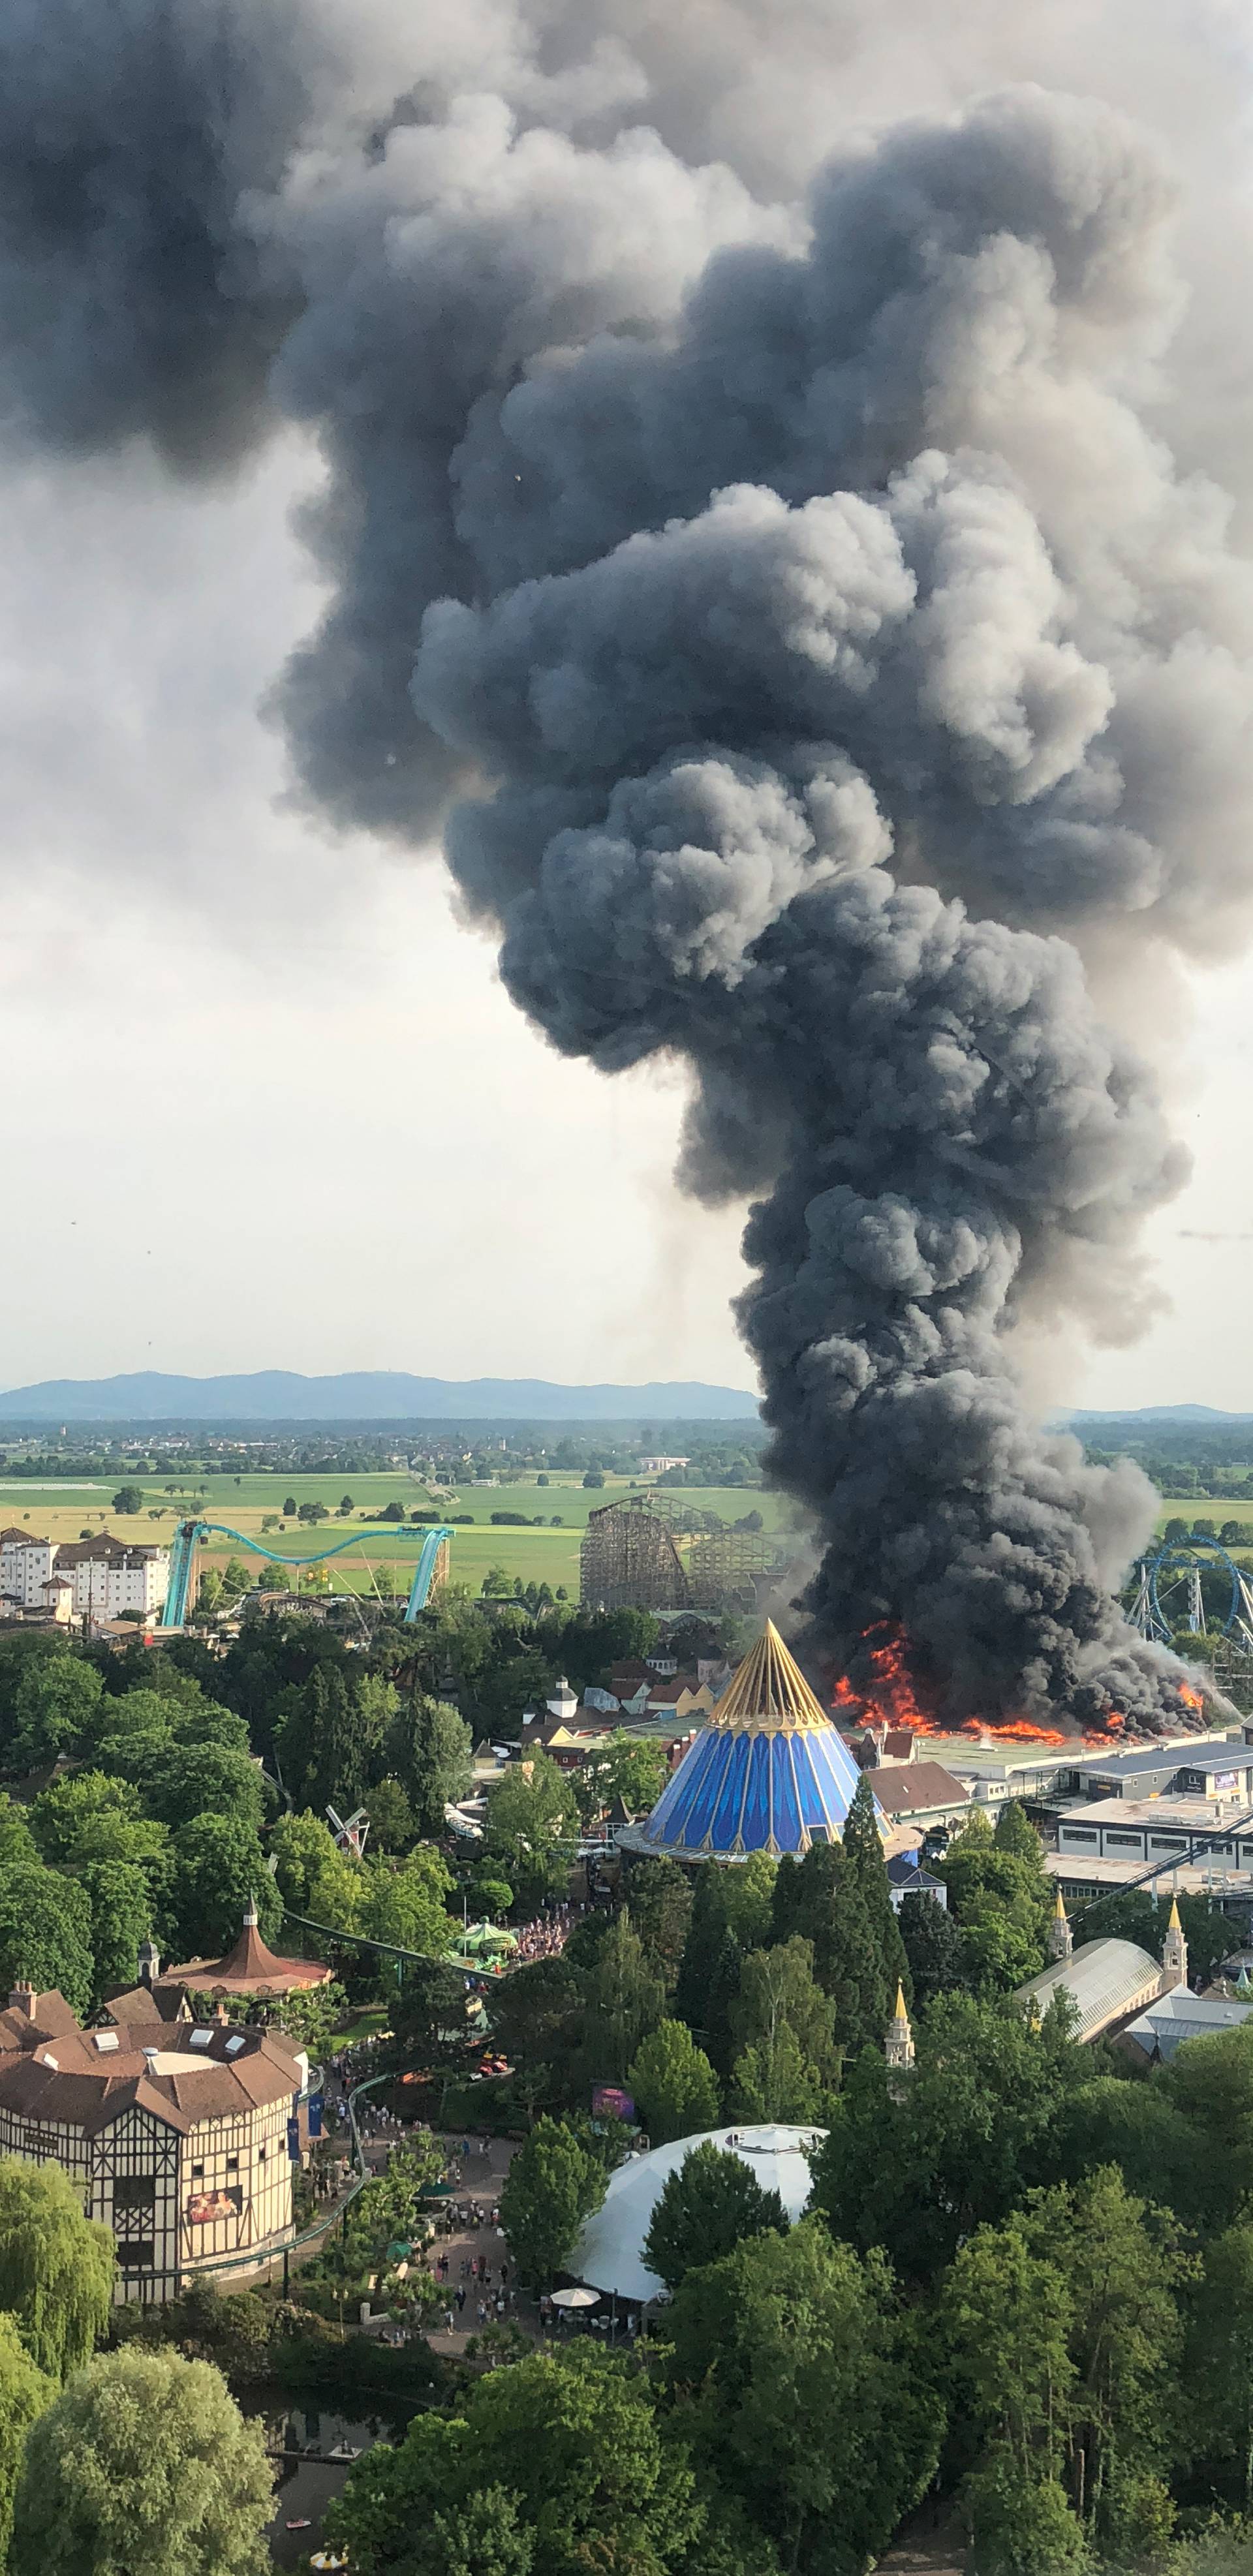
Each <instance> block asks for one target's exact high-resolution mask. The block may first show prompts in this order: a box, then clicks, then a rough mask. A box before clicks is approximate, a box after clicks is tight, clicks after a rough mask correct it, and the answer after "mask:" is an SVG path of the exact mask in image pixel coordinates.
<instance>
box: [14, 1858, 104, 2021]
mask: <svg viewBox="0 0 1253 2576" xmlns="http://www.w3.org/2000/svg"><path fill="white" fill-rule="evenodd" d="M92 1976H93V1965H92V1956H91V1905H90V1902H89V1900H88V1897H87V1894H86V1891H85V1889H83V1888H82V1887H80V1886H79V1885H78V1883H77V1881H76V1880H75V1879H72V1878H63V1877H62V1876H61V1874H60V1872H59V1871H58V1870H53V1869H45V1868H44V1867H43V1865H42V1863H40V1862H38V1861H11V1862H10V1863H9V1864H8V1866H7V1867H3V1868H0V1990H3V1992H4V1993H5V1994H6V1995H7V1994H8V1993H9V1991H10V1989H11V1988H12V1987H13V1986H15V1985H17V1984H18V1983H19V1981H20V1980H21V1979H22V1978H26V1979H27V1980H28V1981H29V1983H30V1984H31V1985H32V1986H33V1987H34V1988H35V1991H36V1993H37V1994H43V1993H46V1991H47V1990H48V1988H49V1987H52V1986H55V1987H56V1988H57V1989H58V1991H59V1992H60V1993H61V1994H63V1995H64V1997H65V2000H66V2002H67V2004H69V2005H70V2007H71V2009H72V2010H73V2011H74V2012H77V2013H84V2012H86V2010H87V2006H88V2003H89V2001H90V1998H91V1987H92Z"/></svg>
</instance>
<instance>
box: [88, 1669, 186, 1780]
mask: <svg viewBox="0 0 1253 2576" xmlns="http://www.w3.org/2000/svg"><path fill="white" fill-rule="evenodd" d="M177 1714H178V1708H177V1703H176V1702H175V1701H172V1700H171V1699H169V1698H168V1697H167V1696H166V1695H165V1693H164V1692H162V1691H156V1690H129V1691H124V1692H123V1693H122V1694H121V1695H120V1696H119V1697H118V1698H116V1699H108V1700H102V1701H101V1703H100V1705H99V1707H98V1709H97V1710H96V1713H95V1719H94V1720H93V1728H92V1738H91V1748H92V1756H93V1759H94V1761H95V1763H96V1765H97V1767H98V1768H99V1769H100V1770H101V1771H105V1772H108V1773H110V1774H111V1775H115V1776H116V1777H117V1778H119V1779H123V1780H131V1781H134V1782H136V1783H138V1784H141V1785H142V1783H143V1782H145V1781H146V1780H147V1779H148V1778H149V1777H150V1776H151V1773H152V1771H153V1768H154V1766H155V1764H156V1763H157V1762H159V1761H160V1760H161V1758H162V1756H163V1755H164V1754H166V1753H168V1752H169V1750H170V1747H171V1745H172V1744H173V1742H174V1723H175V1719H176V1716H177Z"/></svg>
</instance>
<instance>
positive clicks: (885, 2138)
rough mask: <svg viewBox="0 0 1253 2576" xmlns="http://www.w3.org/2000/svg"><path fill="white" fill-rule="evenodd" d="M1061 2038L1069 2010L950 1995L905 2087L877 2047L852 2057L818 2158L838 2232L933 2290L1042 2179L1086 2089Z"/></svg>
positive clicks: (820, 2191)
mask: <svg viewBox="0 0 1253 2576" xmlns="http://www.w3.org/2000/svg"><path fill="white" fill-rule="evenodd" d="M988 1839H989V1841H990V1840H991V1836H990V1835H989V1837H988ZM1069 2029H1070V2023H1069V2019H1068V2017H1067V2015H1066V2012H1065V2009H1064V2007H1058V2006H1053V2007H1050V2009H1049V2011H1048V2012H1047V2013H1046V2014H1045V2017H1044V2020H1043V2022H1042V2023H1041V2024H1040V2025H1039V2026H1038V2027H1033V2025H1032V2024H1030V2023H1029V2022H1027V2021H1025V2020H1024V2018H1023V2016H1022V2014H1021V2013H1020V2012H1019V2011H1018V2010H1017V2009H1016V2008H1015V2006H1014V2005H1013V2004H1012V2003H1010V2002H1003V2001H1001V2000H999V1999H998V2000H996V2001H994V2002H987V2003H985V2002H981V2001H979V2000H977V1999H976V1997H975V1996H973V1995H967V1994H945V1995H941V1996H940V1997H939V1999H938V2001H937V2002H936V2003H934V2004H933V2005H932V2006H931V2008H930V2010H929V2011H928V2013H927V2014H926V2016H925V2018H924V2019H923V2020H922V2021H921V2022H920V2024H919V2027H918V2030H917V2032H916V2045H917V2062H916V2064H915V2067H914V2070H913V2074H912V2076H911V2079H910V2082H909V2084H908V2085H907V2086H906V2087H905V2088H904V2090H903V2091H900V2092H898V2091H895V2090H894V2089H893V2087H892V2086H891V2084H890V2083H889V2080H888V2072H887V2068H886V2066H885V2064H884V2061H883V2057H882V2055H881V2053H880V2052H879V2051H878V2050H869V2049H868V2050H866V2051H864V2052H863V2054H862V2056H861V2057H859V2058H857V2059H855V2060H854V2062H853V2063H852V2065H851V2066H849V2067H847V2068H846V2070H845V2078H844V2084H843V2088H842V2090H841V2092H840V2093H839V2095H838V2096H837V2098H836V2099H835V2101H834V2102H833V2103H832V2104H831V2106H830V2110H829V2114H828V2120H829V2135H828V2137H827V2140H826V2143H825V2144H824V2145H823V2146H822V2147H821V2148H820V2149H819V2151H818V2154H817V2156H816V2158H815V2160H814V2199H815V2204H816V2206H817V2207H818V2208H820V2209H822V2210H824V2211H825V2212H826V2214H827V2216H828V2218H829V2219H830V2222H831V2225H832V2227H833V2228H834V2230H835V2233H836V2234H837V2236H842V2237H846V2238H847V2239H848V2241H849V2243H850V2244H854V2245H859V2246H862V2247H868V2246H872V2245H881V2246H883V2247H885V2248H886V2250H887V2252H888V2254H889V2255H890V2256H891V2258H892V2261H893V2263H894V2264H895V2266H896V2268H897V2270H898V2271H900V2272H903V2273H905V2274H906V2275H907V2276H908V2277H909V2278H910V2279H911V2280H918V2281H926V2282H930V2281H931V2280H932V2279H933V2277H934V2276H935V2274H936V2273H938V2272H939V2271H940V2270H941V2269H942V2268H943V2266H944V2265H945V2264H946V2263H948V2262H950V2261H951V2260H952V2258H953V2255H954V2254H955V2253H956V2251H957V2247H958V2245H959V2244H960V2243H961V2242H962V2240H963V2238H964V2237H966V2236H969V2235H970V2234H971V2233H972V2232H973V2230H974V2229H975V2228H976V2227H977V2226H979V2225H980V2224H982V2223H984V2222H988V2223H994V2222H997V2221H999V2220H1001V2219H1003V2218H1004V2217H1006V2216H1007V2215H1008V2213H1009V2212H1010V2211H1011V2210H1012V2209H1014V2208H1015V2207H1016V2206H1017V2204H1018V2203H1019V2201H1020V2200H1021V2199H1022V2196H1023V2194H1024V2192H1025V2191H1027V2190H1029V2189H1030V2188H1031V2186H1032V2184H1033V2183H1035V2182H1040V2181H1043V2180H1045V2179H1046V2178H1047V2177H1048V2176H1049V2174H1050V2172H1051V2169H1052V2161H1053V2156H1054V2153H1055V2140H1056V2135H1057V2128H1058V2124H1059V2121H1060V2117H1061V2114H1062V2111H1063V2108H1064V2106H1065V2104H1066V2103H1067V2101H1068V2099H1069V2097H1070V2096H1071V2094H1073V2093H1076V2092H1078V2091H1079V2090H1080V2088H1081V2087H1082V2086H1083V2085H1084V2084H1085V2083H1086V2082H1087V2081H1089V2080H1090V2063H1089V2060H1088V2059H1087V2057H1086V2054H1085V2053H1084V2052H1083V2051H1082V2050H1080V2049H1078V2048H1076V2047H1075V2046H1074V2045H1073V2043H1072V2041H1071V2039H1070V2037H1069Z"/></svg>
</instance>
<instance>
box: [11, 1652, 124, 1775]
mask: <svg viewBox="0 0 1253 2576" xmlns="http://www.w3.org/2000/svg"><path fill="white" fill-rule="evenodd" d="M101 1691H102V1684H101V1680H100V1675H99V1673H98V1672H97V1671H96V1668H95V1666H94V1664H89V1663H87V1662H85V1661H84V1659H83V1657H82V1656H81V1655H71V1654H54V1655H40V1656H38V1657H35V1656H32V1657H31V1658H30V1660H29V1662H28V1663H27V1666H26V1669H25V1671H24V1672H23V1674H22V1677H21V1679H20V1681H19V1683H18V1686H17V1689H16V1691H15V1693H14V1699H13V1715H14V1721H15V1741H14V1745H13V1753H12V1759H13V1761H14V1763H15V1764H17V1765H19V1766H24V1767H26V1768H27V1769H29V1770H37V1769H38V1768H39V1767H40V1765H41V1764H42V1763H45V1762H54V1761H55V1760H56V1757H57V1755H58V1753H71V1752H73V1751H74V1750H75V1748H76V1746H77V1745H78V1743H79V1742H80V1740H81V1739H82V1738H83V1737H84V1736H85V1735H89V1733H90V1729H91V1725H92V1720H93V1718H94V1716H95V1713H96V1710H97V1707H98V1704H99V1701H100V1697H101Z"/></svg>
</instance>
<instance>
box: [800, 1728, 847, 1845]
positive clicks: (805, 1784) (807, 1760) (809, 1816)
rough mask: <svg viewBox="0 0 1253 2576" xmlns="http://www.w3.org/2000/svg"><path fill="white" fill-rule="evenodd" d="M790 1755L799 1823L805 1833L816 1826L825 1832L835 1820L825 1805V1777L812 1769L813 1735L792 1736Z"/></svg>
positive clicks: (807, 1733) (811, 1830)
mask: <svg viewBox="0 0 1253 2576" xmlns="http://www.w3.org/2000/svg"><path fill="white" fill-rule="evenodd" d="M792 1754H793V1758H794V1760H795V1763H796V1786H797V1790H798V1792H799V1795H800V1805H801V1823H802V1824H803V1825H804V1827H805V1830H806V1832H807V1833H812V1832H813V1830H814V1827H815V1826H816V1825H818V1826H822V1827H823V1829H824V1830H826V1829H828V1828H829V1827H830V1826H831V1825H833V1824H835V1822H836V1821H837V1819H836V1818H835V1817H834V1816H833V1815H831V1814H830V1812H829V1810H828V1807H827V1804H826V1798H825V1796H824V1791H825V1790H826V1779H825V1776H823V1777H822V1778H820V1777H819V1774H818V1772H817V1771H816V1770H815V1767H814V1738H813V1735H812V1734H811V1733H809V1732H808V1731H807V1732H806V1733H804V1734H803V1735H802V1734H797V1735H794V1736H793V1738H792Z"/></svg>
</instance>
